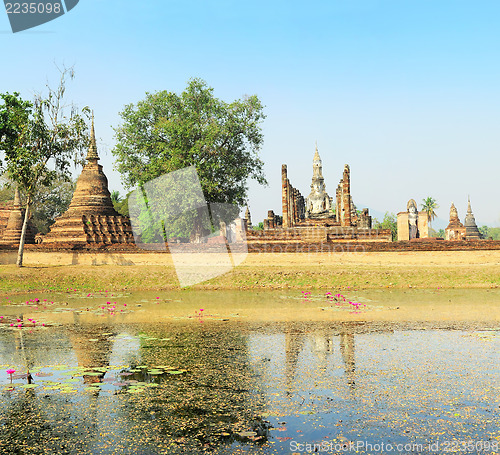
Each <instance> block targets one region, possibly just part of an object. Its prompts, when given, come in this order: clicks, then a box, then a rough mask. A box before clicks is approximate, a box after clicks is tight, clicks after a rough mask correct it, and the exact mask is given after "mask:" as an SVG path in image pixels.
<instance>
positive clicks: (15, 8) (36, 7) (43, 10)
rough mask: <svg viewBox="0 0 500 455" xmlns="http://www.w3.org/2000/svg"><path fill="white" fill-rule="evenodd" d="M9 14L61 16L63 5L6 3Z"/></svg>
mask: <svg viewBox="0 0 500 455" xmlns="http://www.w3.org/2000/svg"><path fill="white" fill-rule="evenodd" d="M5 8H6V10H7V14H52V13H54V14H59V13H61V12H62V5H61V3H59V2H57V3H6V4H5Z"/></svg>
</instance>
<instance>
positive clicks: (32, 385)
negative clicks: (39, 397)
mask: <svg viewBox="0 0 500 455" xmlns="http://www.w3.org/2000/svg"><path fill="white" fill-rule="evenodd" d="M35 387H38V384H23V385H22V386H20V388H21V389H34V388H35Z"/></svg>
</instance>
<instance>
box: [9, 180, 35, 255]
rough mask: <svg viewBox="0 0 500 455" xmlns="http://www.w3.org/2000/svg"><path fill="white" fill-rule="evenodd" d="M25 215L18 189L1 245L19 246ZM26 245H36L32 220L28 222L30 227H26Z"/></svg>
mask: <svg viewBox="0 0 500 455" xmlns="http://www.w3.org/2000/svg"><path fill="white" fill-rule="evenodd" d="M24 213H25V211H24V209H23V208H22V207H21V197H20V195H19V189H18V188H17V187H16V192H15V194H14V204H13V206H12V208H11V210H10V213H9V218H8V220H7V225H6V226H5V229H4V231H3V233H2V238H1V240H0V243H4V244H6V245H19V242H20V240H21V233H22V230H23V223H24ZM24 243H35V234H34V230H33V226H32V224H31V221H30V220H28V226H27V227H26V236H25V239H24Z"/></svg>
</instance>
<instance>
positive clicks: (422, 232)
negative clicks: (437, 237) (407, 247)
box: [397, 199, 429, 241]
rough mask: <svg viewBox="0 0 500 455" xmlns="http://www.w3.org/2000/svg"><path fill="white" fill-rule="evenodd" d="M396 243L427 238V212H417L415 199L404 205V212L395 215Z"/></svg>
mask: <svg viewBox="0 0 500 455" xmlns="http://www.w3.org/2000/svg"><path fill="white" fill-rule="evenodd" d="M397 223H398V241H401V240H406V241H408V240H414V239H426V238H429V219H428V216H427V212H419V211H418V208H417V203H416V202H415V199H410V200H409V201H408V203H407V204H406V212H399V213H398V215H397Z"/></svg>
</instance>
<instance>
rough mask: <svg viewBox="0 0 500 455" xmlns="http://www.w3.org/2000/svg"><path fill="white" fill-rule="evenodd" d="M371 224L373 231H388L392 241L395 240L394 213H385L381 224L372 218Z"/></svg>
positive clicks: (396, 226)
mask: <svg viewBox="0 0 500 455" xmlns="http://www.w3.org/2000/svg"><path fill="white" fill-rule="evenodd" d="M372 224H373V227H374V228H375V229H390V230H391V233H392V240H393V241H395V240H397V238H398V221H397V217H396V215H395V214H394V213H389V212H385V215H384V219H383V220H382V222H380V221H378V220H377V219H376V218H373V222H372Z"/></svg>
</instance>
